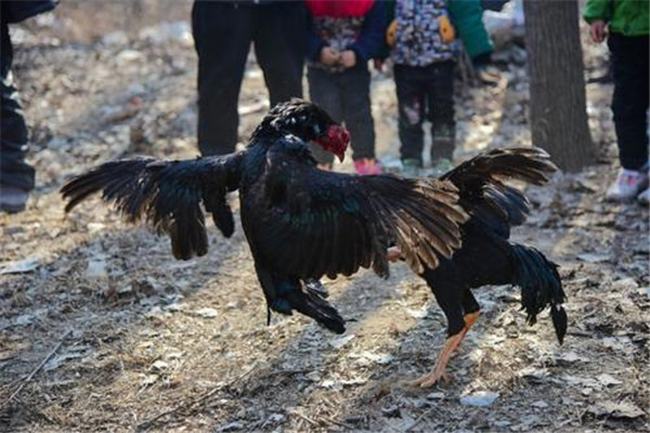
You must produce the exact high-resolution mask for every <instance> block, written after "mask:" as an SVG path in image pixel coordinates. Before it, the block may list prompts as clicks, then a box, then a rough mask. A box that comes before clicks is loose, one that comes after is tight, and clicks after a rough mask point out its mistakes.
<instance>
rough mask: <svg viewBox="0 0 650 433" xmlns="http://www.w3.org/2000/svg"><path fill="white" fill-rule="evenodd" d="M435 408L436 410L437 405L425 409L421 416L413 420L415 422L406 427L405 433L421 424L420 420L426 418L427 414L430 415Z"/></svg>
mask: <svg viewBox="0 0 650 433" xmlns="http://www.w3.org/2000/svg"><path fill="white" fill-rule="evenodd" d="M435 410H436V408H435V407H431V408H429V409H427V410H425V411H424V412H422V414H421V415H420V416H419V417H417V418H416V419H415V421H413V424H411V425H410V426H408V427H407V428H406V429H404V433H407V432H410V431H411V430H413V429H414V428H415V426H416V425H418V424H420V422H421V421H422V420H423V419H424V417H425V416H427V415H429V414H430V413H431V412H433V411H435Z"/></svg>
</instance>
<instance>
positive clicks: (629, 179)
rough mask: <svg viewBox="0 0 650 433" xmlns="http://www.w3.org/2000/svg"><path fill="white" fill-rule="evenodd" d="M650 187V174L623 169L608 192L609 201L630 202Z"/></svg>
mask: <svg viewBox="0 0 650 433" xmlns="http://www.w3.org/2000/svg"><path fill="white" fill-rule="evenodd" d="M647 186H648V174H647V173H646V172H645V171H636V170H626V169H624V168H622V169H621V170H620V171H619V172H618V176H617V177H616V180H615V181H614V183H613V184H612V185H611V186H610V187H609V189H608V190H607V200H609V201H621V202H623V201H630V200H634V198H635V197H636V196H637V195H639V193H640V192H641V191H643V190H644V189H645V188H647Z"/></svg>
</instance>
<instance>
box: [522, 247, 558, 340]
mask: <svg viewBox="0 0 650 433" xmlns="http://www.w3.org/2000/svg"><path fill="white" fill-rule="evenodd" d="M512 258H513V265H514V279H515V281H514V283H515V284H516V285H518V286H519V287H521V303H522V307H523V309H525V310H526V314H527V317H526V321H527V322H528V324H530V325H532V324H534V323H535V322H536V321H537V314H539V313H540V312H541V311H542V310H543V309H544V308H546V306H548V305H550V307H551V319H552V322H553V327H554V328H555V334H556V336H557V339H558V341H559V342H560V344H562V342H563V340H564V335H565V334H566V330H567V315H566V312H565V311H564V308H563V307H562V304H563V303H564V300H565V298H566V296H565V293H564V290H563V289H562V281H561V280H560V275H559V274H558V272H557V265H556V264H555V263H553V262H551V261H549V260H548V259H547V258H546V257H545V256H544V254H542V253H541V252H540V251H538V250H537V249H535V248H532V247H527V246H524V245H518V244H513V245H512Z"/></svg>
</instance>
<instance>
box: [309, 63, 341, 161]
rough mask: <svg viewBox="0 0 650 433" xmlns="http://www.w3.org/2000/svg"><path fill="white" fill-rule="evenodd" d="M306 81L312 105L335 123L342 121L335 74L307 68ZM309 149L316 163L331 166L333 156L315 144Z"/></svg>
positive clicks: (339, 96)
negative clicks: (324, 112)
mask: <svg viewBox="0 0 650 433" xmlns="http://www.w3.org/2000/svg"><path fill="white" fill-rule="evenodd" d="M307 81H308V82H309V97H310V99H311V101H312V102H313V103H315V104H316V105H318V106H319V107H321V108H322V109H323V110H325V111H327V114H329V115H330V117H332V119H333V120H334V121H336V122H341V121H342V119H343V105H342V103H341V89H340V86H339V83H338V77H337V76H336V74H333V73H330V72H327V71H324V70H323V69H319V68H312V67H309V68H307ZM310 149H311V152H312V154H313V155H314V158H316V161H318V162H319V163H320V164H332V163H333V162H334V155H332V154H331V153H330V152H327V151H325V150H323V148H322V147H320V146H319V145H317V144H313V143H312V144H310Z"/></svg>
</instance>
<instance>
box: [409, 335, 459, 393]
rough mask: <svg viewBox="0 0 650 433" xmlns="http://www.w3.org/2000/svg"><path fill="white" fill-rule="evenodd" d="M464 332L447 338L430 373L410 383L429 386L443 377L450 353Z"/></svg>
mask: <svg viewBox="0 0 650 433" xmlns="http://www.w3.org/2000/svg"><path fill="white" fill-rule="evenodd" d="M463 336H464V333H463V331H461V332H459V333H458V334H456V335H452V336H451V337H449V338H447V341H445V345H444V347H443V348H442V352H440V355H438V359H437V360H436V365H435V367H433V370H431V372H430V373H428V374H425V375H424V376H422V377H420V378H418V379H416V380H415V381H413V382H412V383H411V385H413V386H419V387H420V388H429V387H431V386H433V385H435V384H436V383H437V382H438V381H439V380H440V379H445V378H446V374H445V369H446V368H447V363H448V362H449V358H450V357H451V354H452V353H453V352H454V350H456V348H457V347H458V345H459V344H460V342H461V341H462V340H463Z"/></svg>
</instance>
